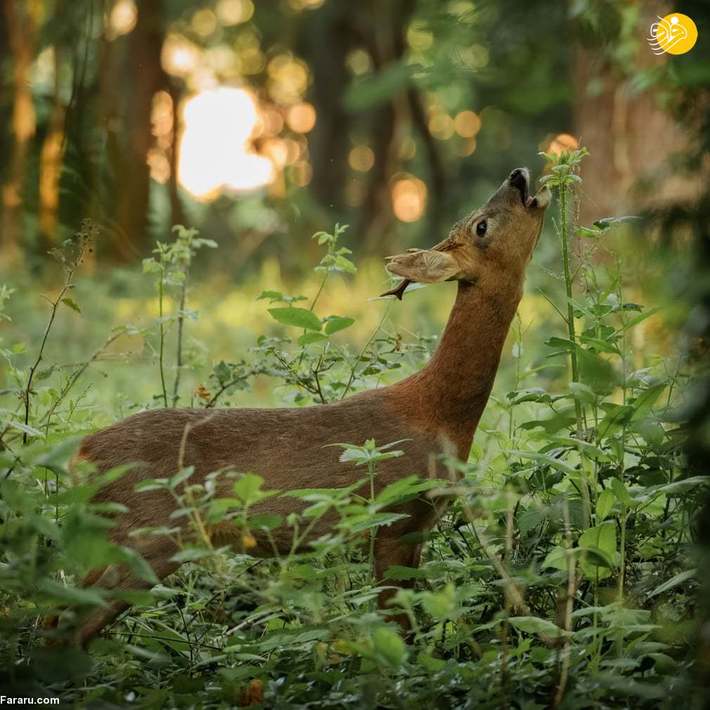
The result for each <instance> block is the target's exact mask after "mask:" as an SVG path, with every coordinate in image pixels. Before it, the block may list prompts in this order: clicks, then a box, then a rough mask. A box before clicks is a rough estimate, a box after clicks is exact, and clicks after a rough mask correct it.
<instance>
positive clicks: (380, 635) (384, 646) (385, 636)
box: [372, 626, 407, 668]
mask: <svg viewBox="0 0 710 710" xmlns="http://www.w3.org/2000/svg"><path fill="white" fill-rule="evenodd" d="M372 644H373V647H374V651H375V655H376V656H377V657H378V658H380V659H381V660H383V661H385V662H386V663H387V664H388V665H390V666H392V667H393V668H399V666H401V665H402V663H404V661H405V660H406V658H407V647H406V646H405V645H404V641H402V639H401V637H400V635H399V634H398V633H397V632H396V631H393V630H392V629H389V628H387V627H386V626H381V627H379V628H377V629H375V631H374V632H373V634H372Z"/></svg>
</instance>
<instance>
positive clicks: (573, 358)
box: [560, 181, 592, 527]
mask: <svg viewBox="0 0 710 710" xmlns="http://www.w3.org/2000/svg"><path fill="white" fill-rule="evenodd" d="M568 190H569V186H568V184H567V183H566V182H565V181H562V182H561V183H560V237H561V241H562V265H563V269H564V277H565V294H566V296H567V333H568V335H569V339H570V341H571V342H572V349H571V350H570V366H571V369H572V382H579V363H578V361H577V351H576V347H577V334H576V332H575V327H574V306H573V305H572V281H573V277H572V274H571V272H570V257H569V226H570V225H569V214H568V212H569V208H568V205H567V198H568ZM574 414H575V420H576V427H577V439H578V440H580V441H581V439H582V436H583V430H584V427H583V419H584V412H583V410H582V403H581V402H580V401H579V399H577V397H575V398H574ZM579 456H580V459H581V461H582V465H581V469H580V473H581V476H580V482H581V488H582V503H583V506H584V517H585V523H586V524H585V527H588V526H589V525H590V521H591V515H592V506H591V500H590V494H589V483H588V481H587V474H586V471H585V467H584V454H583V452H582V451H581V450H580V452H579Z"/></svg>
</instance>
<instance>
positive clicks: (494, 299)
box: [79, 180, 544, 643]
mask: <svg viewBox="0 0 710 710" xmlns="http://www.w3.org/2000/svg"><path fill="white" fill-rule="evenodd" d="M511 183H512V180H511V181H506V182H504V183H503V185H502V186H501V187H500V189H499V190H498V191H497V192H496V193H495V194H494V195H493V197H492V198H491V199H490V200H489V202H488V203H486V205H484V207H483V208H481V210H478V211H476V212H474V213H472V214H471V215H470V216H469V217H468V218H467V219H466V220H463V221H462V222H460V223H458V224H457V225H456V226H455V227H454V228H453V230H452V231H451V234H450V235H449V238H448V239H447V240H445V242H442V244H440V245H438V246H437V247H436V248H435V250H436V251H437V252H438V253H439V254H440V253H441V252H444V253H445V255H446V258H447V259H455V268H454V266H453V264H447V265H445V266H446V268H444V269H441V263H440V260H441V257H440V256H439V255H437V256H435V257H434V258H430V256H429V255H431V252H413V253H411V254H406V255H402V256H401V257H394V258H393V259H392V261H391V262H390V264H389V267H388V268H390V270H392V271H393V272H394V273H397V274H399V275H401V276H403V277H404V278H405V279H407V280H409V281H417V280H419V281H428V282H432V281H435V280H440V278H447V279H448V278H451V277H452V273H453V272H454V271H455V272H456V274H455V276H454V277H455V278H457V279H458V280H459V286H458V295H457V298H456V302H455V304H454V307H453V310H452V313H451V316H450V318H449V322H448V324H447V326H446V329H445V331H444V334H443V336H442V338H441V343H440V345H439V347H438V349H437V351H436V353H435V354H434V356H433V357H432V359H431V361H430V362H429V363H428V365H427V366H426V367H424V369H422V370H421V371H420V372H418V373H416V374H414V375H412V376H410V377H408V378H406V379H404V380H402V381H401V382H398V383H396V384H394V385H392V386H389V387H383V388H380V389H374V390H369V391H366V392H362V393H360V394H356V395H354V396H351V397H348V398H347V399H344V400H342V401H340V402H337V403H334V404H326V405H321V406H312V407H306V408H300V409H286V408H285V409H219V410H204V409H161V410H152V411H147V412H143V413H140V414H136V415H134V416H132V417H129V418H128V419H125V420H124V421H122V422H119V423H117V424H114V425H113V426H111V427H109V428H107V429H104V430H103V431H99V432H97V433H95V434H92V435H91V436H88V437H87V438H86V439H85V440H84V442H83V443H82V446H81V450H80V453H79V456H80V457H81V458H84V459H87V460H89V461H91V462H92V463H93V464H94V465H95V466H96V468H97V470H98V471H106V470H108V469H110V468H113V467H115V466H119V465H122V464H135V463H139V465H137V466H135V467H134V468H133V469H132V470H130V471H129V472H128V473H127V474H125V475H124V476H122V477H121V478H119V479H118V480H116V481H114V482H112V483H110V484H108V485H107V486H106V487H105V488H103V489H102V490H101V491H100V493H99V494H98V495H97V497H96V500H97V501H113V502H117V503H122V504H123V505H125V506H126V507H127V508H128V509H129V510H128V512H126V513H123V514H121V515H119V516H117V518H116V525H115V527H114V528H113V531H112V534H111V535H112V539H113V541H114V542H116V543H119V544H121V545H127V546H131V547H133V548H135V549H137V550H138V551H139V552H140V553H141V554H142V555H143V556H144V557H145V558H146V560H147V561H148V562H149V563H150V564H151V565H152V567H153V569H154V570H155V572H156V574H157V576H158V577H159V578H161V579H162V578H163V577H165V576H166V575H168V574H170V573H171V572H173V571H175V569H177V567H178V564H177V563H174V562H171V561H170V557H171V556H172V555H173V554H174V553H175V551H176V548H175V546H174V544H173V543H171V542H170V541H168V540H166V539H157V538H155V537H150V536H146V537H142V538H136V537H135V536H131V535H130V533H131V531H134V530H136V529H138V528H142V527H148V526H160V525H174V524H175V522H174V521H173V520H171V519H170V517H169V516H170V514H171V512H172V511H173V510H174V501H173V499H172V498H171V497H170V496H169V495H168V494H167V493H166V492H164V491H151V492H145V493H136V492H135V491H134V487H135V484H136V483H137V482H139V481H140V480H141V479H144V478H146V477H153V478H158V477H166V476H170V475H173V474H175V473H176V472H177V470H178V469H179V467H180V465H181V464H182V465H184V466H194V467H195V471H194V474H193V476H192V478H191V482H199V481H202V480H203V479H204V478H205V476H206V475H207V474H209V473H211V472H213V471H217V470H220V469H232V470H235V471H242V472H254V473H258V474H259V475H260V476H262V477H263V478H264V479H265V487H266V488H268V489H277V490H281V491H283V490H292V489H297V488H311V487H340V486H347V485H349V484H351V483H352V482H354V481H356V480H360V479H361V478H362V474H363V472H362V469H359V468H355V467H354V466H353V465H352V464H348V463H341V462H340V461H339V456H340V453H341V450H340V449H339V448H338V447H333V446H329V444H334V443H337V442H350V443H356V444H360V443H363V442H364V441H365V439H367V438H374V439H375V440H376V442H377V443H378V444H386V443H389V442H393V441H398V440H403V441H402V443H401V444H399V445H398V448H401V449H402V450H404V452H405V455H404V456H402V457H400V458H395V459H391V460H388V461H386V462H383V463H382V464H381V465H380V467H379V469H378V476H377V488H378V489H381V488H382V487H384V486H386V485H387V484H389V483H392V482H393V481H395V480H397V479H399V478H401V477H403V476H407V475H410V474H413V473H416V474H419V475H432V474H433V475H436V476H444V475H445V473H444V472H443V471H442V470H441V463H440V462H438V455H439V454H440V453H442V452H447V453H450V452H451V451H452V450H453V453H455V455H456V456H458V457H459V458H461V459H466V458H467V456H468V452H469V449H470V446H471V442H472V439H473V434H474V431H475V429H476V426H477V425H478V421H479V419H480V417H481V414H482V412H483V409H484V407H485V405H486V402H487V400H488V396H489V394H490V391H491V387H492V386H493V380H494V378H495V374H496V370H497V368H498V362H499V359H500V354H501V350H502V347H503V343H504V341H505V338H506V334H507V332H508V328H509V325H510V322H511V320H512V318H513V316H514V314H515V311H516V308H517V305H518V302H519V300H520V297H521V295H522V285H523V278H524V270H525V266H526V265H527V263H528V261H529V259H530V256H531V253H532V250H533V248H534V245H535V243H536V241H537V237H538V236H539V232H540V229H541V225H542V218H543V211H544V205H543V204H542V201H541V205H540V206H539V207H538V206H537V204H535V205H534V206H531V207H530V206H528V207H526V206H525V205H524V204H523V201H522V200H521V196H522V194H521V191H520V188H518V187H516V186H514V185H513V184H511ZM522 197H523V199H524V196H522ZM483 217H486V218H487V219H488V220H489V230H488V233H487V234H486V235H485V237H484V238H483V239H481V238H479V237H478V236H477V235H476V233H475V225H476V224H477V223H478V221H480V219H482V218H483ZM432 251H433V250H432ZM418 254H419V255H422V257H421V258H420V257H419V256H417V255H418ZM432 263H433V264H434V270H433V271H427V268H429V267H428V265H429V264H432ZM225 495H229V492H228V491H225ZM297 509H298V501H297V500H296V499H294V498H290V497H274V498H270V499H268V500H267V501H265V502H264V503H262V504H260V506H258V510H260V511H268V512H272V513H278V514H282V515H283V514H288V513H289V512H292V511H294V510H297ZM403 510H404V512H406V513H408V514H409V517H408V518H407V519H405V520H403V521H400V522H398V523H397V524H395V525H392V526H390V527H385V528H381V529H380V531H379V532H378V535H377V539H376V544H375V558H376V559H375V574H376V577H377V579H380V580H382V579H385V578H386V571H387V568H389V567H390V566H392V565H405V566H416V565H418V563H419V556H420V551H421V545H419V544H405V543H403V542H402V537H403V536H404V535H406V534H407V533H412V532H424V531H426V530H429V529H430V528H431V527H432V526H433V525H434V524H435V522H436V520H437V517H438V516H439V514H440V512H441V511H440V510H437V509H435V508H434V506H433V504H432V503H431V501H429V500H427V499H424V498H422V499H418V500H415V501H412V502H410V503H408V504H406V505H405V506H404V508H403ZM331 524H332V519H330V518H325V519H324V520H323V521H321V523H319V524H318V525H316V527H315V529H314V530H313V532H312V536H313V537H318V536H319V535H321V534H323V533H325V532H327V530H328V528H329V525H331ZM216 533H217V534H218V537H219V541H220V542H221V543H223V542H225V541H228V540H229V537H230V535H229V529H228V527H224V526H223V527H222V528H221V529H220V530H219V531H216ZM275 540H276V544H277V546H278V547H279V548H280V551H281V552H287V551H288V550H289V548H290V545H291V540H292V538H291V533H290V531H289V530H288V529H287V528H284V529H282V530H277V531H276V534H275ZM250 552H252V553H253V554H256V555H264V556H267V555H270V554H272V548H271V546H270V544H269V543H267V541H266V540H263V539H258V538H257V541H256V547H255V548H254V549H253V550H250ZM85 584H87V585H88V584H96V585H98V586H103V587H107V588H140V587H146V586H148V585H147V583H145V582H142V581H141V580H139V579H138V578H137V577H135V576H134V575H132V574H131V573H130V572H129V571H127V570H125V569H123V568H114V567H110V568H108V569H106V570H98V571H94V572H92V573H91V574H90V575H89V576H88V577H87V579H86V580H85ZM390 597H391V592H389V593H383V594H382V596H381V599H380V603H381V605H385V604H386V603H387V601H388V599H389V598H390ZM126 606H127V605H126V604H124V603H122V602H116V603H114V604H113V605H112V606H111V607H110V608H109V609H105V610H99V611H96V612H94V613H93V614H92V615H91V616H90V617H89V618H87V619H85V620H84V622H83V625H82V628H81V630H80V633H79V640H80V641H81V642H82V643H85V642H87V641H88V640H89V639H90V638H91V637H92V636H94V635H95V634H96V633H97V632H98V631H100V630H101V628H103V626H105V625H106V624H107V623H108V622H109V621H111V619H113V618H114V617H115V616H116V615H117V614H118V613H119V612H120V611H121V610H122V609H123V608H125V607H126Z"/></svg>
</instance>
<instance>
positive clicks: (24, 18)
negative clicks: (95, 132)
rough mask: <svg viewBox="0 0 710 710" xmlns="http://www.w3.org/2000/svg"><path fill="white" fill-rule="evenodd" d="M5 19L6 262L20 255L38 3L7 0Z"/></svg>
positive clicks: (2, 226) (0, 227) (1, 230)
mask: <svg viewBox="0 0 710 710" xmlns="http://www.w3.org/2000/svg"><path fill="white" fill-rule="evenodd" d="M4 11H5V21H6V23H7V35H8V44H9V48H10V53H11V55H12V64H13V67H12V68H13V85H14V88H13V91H14V95H13V107H12V135H13V142H12V147H11V149H10V159H9V166H8V169H7V177H6V179H5V183H4V184H3V186H2V220H1V221H0V250H1V251H2V255H3V262H4V263H5V264H10V263H13V262H16V261H18V260H19V259H20V257H21V242H22V217H23V201H24V194H23V193H24V181H25V168H26V164H27V153H28V150H29V146H30V141H31V139H32V137H33V136H34V133H35V120H36V119H35V110H34V105H33V103H32V90H31V88H30V86H31V82H30V69H31V66H32V59H33V56H34V46H35V38H36V37H35V35H36V27H35V18H34V15H35V13H36V11H37V2H36V0H35V1H31V2H30V1H27V0H5V2H4Z"/></svg>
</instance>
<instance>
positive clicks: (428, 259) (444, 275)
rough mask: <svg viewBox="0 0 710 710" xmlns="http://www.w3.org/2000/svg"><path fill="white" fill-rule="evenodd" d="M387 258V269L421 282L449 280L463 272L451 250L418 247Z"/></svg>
mask: <svg viewBox="0 0 710 710" xmlns="http://www.w3.org/2000/svg"><path fill="white" fill-rule="evenodd" d="M387 259H388V262H387V266H386V268H387V271H389V272H390V273H392V274H396V275H397V276H401V277H403V278H405V279H409V280H410V281H418V282H419V283H425V284H426V283H429V284H432V283H436V282H437V281H448V280H450V279H455V278H456V277H457V276H458V275H459V274H460V273H461V267H460V266H459V264H458V262H457V261H456V259H455V258H454V257H453V256H452V255H451V253H450V252H444V251H433V250H431V249H418V250H416V251H413V252H408V253H406V254H398V255H397V256H389V257H387Z"/></svg>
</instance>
